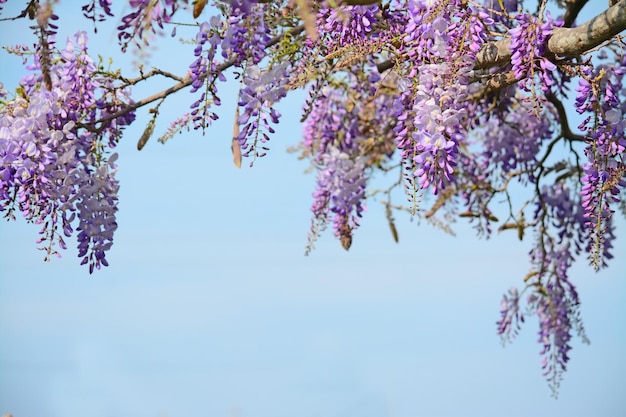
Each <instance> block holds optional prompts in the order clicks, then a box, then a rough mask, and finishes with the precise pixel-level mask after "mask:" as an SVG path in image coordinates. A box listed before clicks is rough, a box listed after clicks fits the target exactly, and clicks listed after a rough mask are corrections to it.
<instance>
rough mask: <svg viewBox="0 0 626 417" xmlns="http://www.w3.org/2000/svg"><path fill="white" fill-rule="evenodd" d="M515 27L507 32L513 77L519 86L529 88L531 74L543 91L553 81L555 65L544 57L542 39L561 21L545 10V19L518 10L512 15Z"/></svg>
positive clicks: (544, 46)
mask: <svg viewBox="0 0 626 417" xmlns="http://www.w3.org/2000/svg"><path fill="white" fill-rule="evenodd" d="M515 20H517V22H518V24H519V26H517V27H514V28H513V29H511V30H510V32H509V33H510V34H511V47H510V48H511V52H512V53H513V54H512V55H511V65H512V67H513V71H514V72H515V77H516V78H517V79H518V80H520V82H519V84H518V85H519V87H520V88H521V89H523V90H525V91H532V88H533V85H534V76H535V75H537V77H538V79H539V81H540V83H539V84H540V86H541V89H542V90H543V91H549V90H550V87H551V86H552V85H553V84H554V83H555V79H554V75H553V74H552V72H553V71H554V70H555V69H556V65H554V63H552V62H551V61H550V60H548V59H547V58H546V57H545V51H546V42H547V41H548V38H549V37H550V35H551V34H552V28H554V27H558V26H561V25H562V24H563V22H562V21H554V20H552V17H551V16H550V13H549V12H547V13H546V20H545V22H539V21H538V20H537V18H536V17H534V16H532V15H529V14H526V13H520V14H518V15H517V16H515Z"/></svg>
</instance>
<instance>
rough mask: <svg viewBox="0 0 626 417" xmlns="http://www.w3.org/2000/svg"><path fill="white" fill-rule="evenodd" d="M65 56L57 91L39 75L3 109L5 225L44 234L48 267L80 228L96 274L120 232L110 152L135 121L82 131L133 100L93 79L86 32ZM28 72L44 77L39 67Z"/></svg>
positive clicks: (85, 256)
mask: <svg viewBox="0 0 626 417" xmlns="http://www.w3.org/2000/svg"><path fill="white" fill-rule="evenodd" d="M60 56H61V57H62V59H61V60H59V61H58V62H54V63H52V66H51V67H50V69H49V70H50V74H51V86H52V89H50V90H48V89H47V88H46V86H45V83H44V82H43V77H42V75H41V74H40V73H39V74H37V73H36V72H35V73H33V74H32V75H29V76H27V77H25V78H24V79H23V80H22V86H21V90H20V91H21V93H20V94H18V95H17V96H16V97H15V98H13V99H11V100H8V101H6V102H5V103H4V104H3V105H2V107H0V185H1V189H2V194H1V195H0V196H1V200H0V210H1V211H3V212H4V213H5V214H4V216H5V217H8V218H14V216H15V215H14V213H15V212H16V211H19V212H21V213H22V215H23V216H24V217H25V219H26V220H27V221H29V222H33V223H36V224H39V225H40V226H41V230H40V232H39V233H40V235H41V237H40V238H39V240H38V243H40V244H42V245H43V246H42V247H41V249H42V250H44V251H45V252H46V259H49V257H50V256H51V255H57V256H60V254H59V252H58V251H57V250H56V249H55V246H56V245H58V247H60V248H61V249H65V248H66V247H67V244H66V242H65V239H64V238H67V237H70V236H71V235H72V234H73V232H74V227H76V230H78V234H77V239H78V249H79V250H78V255H79V257H81V258H82V263H83V264H89V270H90V272H93V270H94V268H96V269H99V268H100V267H101V265H104V266H107V265H108V261H107V259H106V252H107V251H108V250H109V249H110V247H111V245H112V243H113V234H114V232H115V230H116V228H117V223H116V222H115V213H116V211H117V191H118V188H119V184H118V182H117V180H116V179H115V172H116V170H117V167H116V164H115V160H116V158H117V156H116V154H109V152H108V151H107V148H108V149H110V148H112V147H114V146H115V145H116V143H117V140H118V139H119V136H120V134H121V131H122V129H123V128H124V126H126V125H128V124H129V123H131V122H132V120H133V118H134V115H133V113H124V115H123V116H121V117H116V118H112V119H111V121H110V123H108V124H106V125H102V126H100V128H99V129H94V131H90V130H88V129H84V128H80V127H79V126H83V125H88V124H90V123H93V122H95V121H97V120H101V119H103V118H106V117H107V116H108V115H113V114H115V113H116V112H117V111H119V109H120V107H121V106H124V105H125V104H126V103H128V92H127V91H125V90H123V89H118V88H116V86H115V81H114V80H111V79H109V78H108V77H106V76H104V75H96V74H97V67H96V65H95V63H94V62H93V61H92V60H91V58H90V57H89V55H88V54H87V36H86V34H85V33H84V32H81V33H78V34H77V35H76V37H75V39H74V40H68V42H67V45H66V47H65V49H64V50H63V51H61V54H60ZM30 68H31V69H32V70H34V71H37V70H39V68H40V67H39V63H38V62H37V61H35V63H34V64H33V65H32V66H31V67H30ZM112 98H115V100H111V99H112ZM114 103H117V104H114ZM96 130H97V131H96ZM76 221H78V226H73V224H74V223H75V222H76Z"/></svg>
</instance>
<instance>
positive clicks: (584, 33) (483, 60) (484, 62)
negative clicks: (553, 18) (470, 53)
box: [474, 0, 626, 69]
mask: <svg viewBox="0 0 626 417" xmlns="http://www.w3.org/2000/svg"><path fill="white" fill-rule="evenodd" d="M624 30H626V0H622V1H620V2H619V3H617V4H616V5H614V6H612V7H610V8H609V9H607V10H605V11H604V13H601V14H599V15H598V16H596V17H594V18H593V19H591V20H589V21H588V22H586V23H585V24H583V25H582V26H579V27H576V28H555V29H554V30H553V31H552V36H551V37H550V39H549V40H548V47H547V53H548V54H552V55H555V56H558V57H574V56H577V55H580V54H581V53H583V52H585V51H588V50H589V49H592V48H594V47H596V46H598V45H600V44H601V43H602V42H604V41H606V40H608V39H611V38H612V37H614V36H615V35H617V34H619V33H620V32H623V31H624ZM511 54H512V53H511V39H510V38H507V39H503V40H501V41H497V42H490V43H488V44H487V45H485V46H483V48H482V49H481V50H480V52H478V54H477V55H476V65H475V66H474V68H476V69H483V68H491V67H494V66H496V65H500V64H504V63H506V62H509V61H510V59H511Z"/></svg>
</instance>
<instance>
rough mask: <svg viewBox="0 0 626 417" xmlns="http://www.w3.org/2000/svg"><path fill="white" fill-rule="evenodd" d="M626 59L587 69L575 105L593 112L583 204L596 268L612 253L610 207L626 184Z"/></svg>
mask: <svg viewBox="0 0 626 417" xmlns="http://www.w3.org/2000/svg"><path fill="white" fill-rule="evenodd" d="M625 73H626V60H625V61H624V62H622V65H621V66H617V67H610V66H605V67H600V68H599V69H597V70H596V71H591V70H590V69H584V70H583V76H582V77H581V78H580V81H579V86H578V88H577V89H576V91H577V92H578V94H577V96H576V109H577V111H578V112H579V113H584V112H593V113H594V114H595V117H594V118H593V119H592V117H591V116H589V117H587V118H586V119H585V120H584V121H583V123H581V125H580V126H579V128H580V129H581V130H584V131H586V133H587V135H586V136H587V138H586V141H587V147H586V148H585V155H586V156H587V163H585V164H584V165H583V171H584V176H583V177H582V183H583V188H582V191H581V196H582V205H583V207H584V209H585V217H586V219H587V222H586V224H587V230H588V233H589V249H590V254H591V263H592V265H593V266H594V267H595V268H596V269H597V268H600V267H601V266H605V265H606V262H605V260H606V259H610V258H611V257H612V255H611V253H610V251H609V249H610V248H611V247H612V242H611V237H612V236H613V234H612V233H611V230H612V228H613V224H612V221H611V219H612V216H613V211H614V210H613V209H612V208H611V206H612V205H614V204H615V203H617V202H619V195H620V192H621V190H623V189H624V188H625V187H626V179H625V176H626V121H624V114H626V103H625V102H624V97H623V94H624V84H623V79H624V74H625Z"/></svg>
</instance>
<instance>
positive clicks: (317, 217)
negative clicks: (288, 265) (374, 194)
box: [309, 148, 367, 250]
mask: <svg viewBox="0 0 626 417" xmlns="http://www.w3.org/2000/svg"><path fill="white" fill-rule="evenodd" d="M365 167H366V158H365V157H363V156H357V157H355V156H353V155H350V154H348V153H346V152H342V151H340V150H339V149H337V148H331V149H330V150H329V151H328V152H326V153H325V154H324V157H323V160H322V161H321V163H320V165H319V167H318V171H317V186H316V189H315V191H314V192H313V197H314V198H315V201H314V202H313V205H312V206H311V211H312V212H313V221H312V227H311V234H310V235H309V246H310V247H311V246H312V243H313V241H314V240H315V239H316V238H317V235H318V234H319V232H320V231H321V230H323V229H324V228H325V226H326V223H327V222H328V221H329V220H330V221H332V223H333V229H334V231H335V236H337V238H339V240H340V241H341V244H342V246H343V247H344V248H345V249H346V250H348V249H349V248H350V245H351V244H352V233H353V231H354V230H355V229H356V228H357V227H358V226H359V223H358V219H359V218H360V217H361V216H362V213H363V210H364V206H363V202H364V200H365V186H366V184H367V175H366V174H365Z"/></svg>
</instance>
